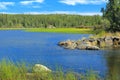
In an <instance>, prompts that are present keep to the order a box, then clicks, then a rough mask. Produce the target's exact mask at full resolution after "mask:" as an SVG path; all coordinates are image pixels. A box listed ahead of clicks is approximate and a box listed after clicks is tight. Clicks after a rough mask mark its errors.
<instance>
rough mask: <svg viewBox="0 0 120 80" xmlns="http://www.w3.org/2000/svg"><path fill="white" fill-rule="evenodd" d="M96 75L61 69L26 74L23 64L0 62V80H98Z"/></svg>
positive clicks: (26, 68)
mask: <svg viewBox="0 0 120 80" xmlns="http://www.w3.org/2000/svg"><path fill="white" fill-rule="evenodd" d="M98 79H99V77H98V75H97V74H95V73H93V72H91V71H89V73H86V74H80V73H75V72H73V71H67V72H66V73H64V72H63V71H62V70H61V69H59V70H56V71H54V72H47V73H46V72H45V73H44V72H39V73H33V72H31V73H28V67H26V66H25V64H23V63H22V64H20V63H18V64H14V63H13V62H12V61H10V60H5V59H4V60H2V61H0V80H98Z"/></svg>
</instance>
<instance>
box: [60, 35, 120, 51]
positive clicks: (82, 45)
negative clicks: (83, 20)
mask: <svg viewBox="0 0 120 80" xmlns="http://www.w3.org/2000/svg"><path fill="white" fill-rule="evenodd" d="M58 45H59V46H61V47H63V48H65V49H79V50H99V49H100V48H109V47H119V46H120V37H116V36H112V37H110V36H106V37H101V38H88V39H82V40H76V41H75V40H66V41H61V42H59V43H58Z"/></svg>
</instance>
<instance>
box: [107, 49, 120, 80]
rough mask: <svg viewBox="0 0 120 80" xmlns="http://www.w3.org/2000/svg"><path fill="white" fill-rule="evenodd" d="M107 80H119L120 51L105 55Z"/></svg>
mask: <svg viewBox="0 0 120 80" xmlns="http://www.w3.org/2000/svg"><path fill="white" fill-rule="evenodd" d="M105 57H106V61H107V67H108V74H107V79H108V80H120V50H113V51H109V52H108V53H107V54H106V56H105Z"/></svg>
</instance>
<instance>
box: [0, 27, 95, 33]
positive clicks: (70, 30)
mask: <svg viewBox="0 0 120 80" xmlns="http://www.w3.org/2000/svg"><path fill="white" fill-rule="evenodd" d="M0 30H24V31H26V32H52V33H73V34H93V33H94V32H93V30H92V29H85V28H81V29H78V28H51V29H50V28H0Z"/></svg>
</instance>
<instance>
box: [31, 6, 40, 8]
mask: <svg viewBox="0 0 120 80" xmlns="http://www.w3.org/2000/svg"><path fill="white" fill-rule="evenodd" d="M32 7H33V8H41V6H32Z"/></svg>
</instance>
